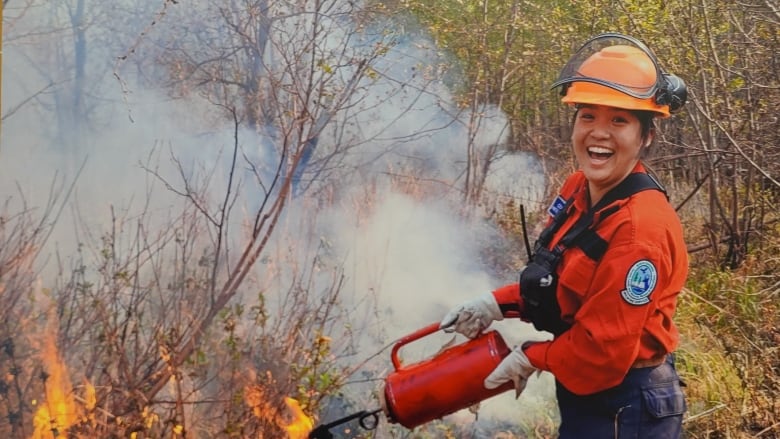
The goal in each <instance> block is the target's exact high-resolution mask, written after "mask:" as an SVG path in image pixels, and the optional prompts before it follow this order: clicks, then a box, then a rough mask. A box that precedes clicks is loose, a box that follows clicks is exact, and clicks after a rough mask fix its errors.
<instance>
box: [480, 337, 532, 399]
mask: <svg viewBox="0 0 780 439" xmlns="http://www.w3.org/2000/svg"><path fill="white" fill-rule="evenodd" d="M534 372H536V373H537V374H539V373H541V372H540V371H539V369H537V368H535V367H533V366H532V365H531V361H530V360H528V357H527V356H526V355H525V352H523V348H522V347H521V346H516V347H515V348H514V349H512V352H510V353H509V355H507V356H506V358H504V359H503V360H502V361H501V363H499V364H498V366H496V368H495V369H493V372H491V373H490V375H488V376H487V378H485V382H484V385H485V388H486V389H495V388H496V387H499V386H501V385H502V384H504V383H506V382H507V381H514V383H515V398H517V397H518V396H520V393H521V392H522V391H523V390H524V389H525V385H526V384H528V378H529V377H530V376H531V374H533V373H534Z"/></svg>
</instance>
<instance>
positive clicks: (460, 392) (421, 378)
mask: <svg viewBox="0 0 780 439" xmlns="http://www.w3.org/2000/svg"><path fill="white" fill-rule="evenodd" d="M439 329H440V327H439V323H432V324H430V325H428V326H426V327H424V328H421V329H418V330H417V331H415V332H413V333H411V334H409V335H406V336H404V337H402V338H400V339H399V340H398V341H397V342H396V343H395V344H394V345H393V349H392V352H391V354H390V359H391V360H392V362H393V368H394V371H393V372H391V373H390V374H389V375H388V376H387V377H386V378H385V380H384V389H383V391H382V392H381V395H380V403H381V408H379V409H376V410H373V411H366V410H361V411H359V412H356V413H353V414H351V415H349V416H345V417H343V418H341V419H338V420H336V421H333V422H330V423H327V424H323V425H320V426H318V427H316V428H315V429H314V430H312V432H311V433H310V434H309V439H331V438H333V435H332V434H331V433H330V431H329V430H330V429H331V428H333V427H335V426H337V425H341V424H345V423H347V422H349V421H352V420H354V419H358V420H359V424H360V426H361V427H362V428H364V429H366V430H374V429H375V428H376V427H377V425H378V424H379V413H380V412H382V413H384V415H385V417H386V418H387V420H388V422H390V423H392V424H395V423H397V424H401V425H403V426H404V427H406V428H408V429H410V430H411V429H413V428H415V427H417V426H419V425H422V424H425V423H426V422H430V421H432V420H434V419H439V418H441V417H443V416H445V415H449V414H451V413H454V412H456V411H458V410H461V409H464V408H467V407H470V406H472V405H474V404H476V403H478V402H480V401H483V400H485V399H487V398H490V397H492V396H495V395H497V394H499V393H503V392H505V391H507V390H510V389H513V388H514V384H513V383H512V382H511V381H510V382H508V383H506V384H504V385H502V386H500V387H498V388H496V389H491V390H489V389H486V388H485V387H484V385H483V381H484V380H485V378H486V377H487V376H488V375H489V374H490V372H492V371H493V369H495V367H496V366H498V364H499V363H500V362H501V360H503V359H504V357H506V356H507V355H509V352H510V350H509V347H508V346H507V344H506V342H505V341H504V339H503V338H502V337H501V334H499V333H498V331H495V330H492V331H488V332H484V333H482V334H481V335H480V336H478V337H477V338H474V339H472V340H467V341H465V342H463V343H461V344H459V345H456V346H452V347H449V348H447V349H444V350H442V351H441V352H439V353H438V354H437V355H435V356H433V357H431V358H428V359H424V360H422V361H420V362H418V363H415V364H410V365H401V361H400V360H399V359H398V351H399V350H400V349H401V348H402V347H403V346H405V345H407V344H409V343H411V342H413V341H415V340H419V339H421V338H423V337H425V336H428V335H430V334H433V333H435V332H437V331H438V330H439Z"/></svg>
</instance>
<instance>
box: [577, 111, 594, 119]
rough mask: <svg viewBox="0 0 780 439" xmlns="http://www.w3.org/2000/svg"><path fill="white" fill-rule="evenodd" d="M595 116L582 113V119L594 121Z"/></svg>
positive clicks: (585, 112)
mask: <svg viewBox="0 0 780 439" xmlns="http://www.w3.org/2000/svg"><path fill="white" fill-rule="evenodd" d="M594 118H595V116H594V115H593V114H591V113H589V112H587V111H580V119H585V120H593V119H594Z"/></svg>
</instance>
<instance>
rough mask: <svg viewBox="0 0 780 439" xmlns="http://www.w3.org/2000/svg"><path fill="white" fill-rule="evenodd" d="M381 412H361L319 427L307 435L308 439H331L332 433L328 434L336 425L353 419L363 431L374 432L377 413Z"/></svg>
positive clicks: (377, 417)
mask: <svg viewBox="0 0 780 439" xmlns="http://www.w3.org/2000/svg"><path fill="white" fill-rule="evenodd" d="M381 411H382V409H381V408H380V409H376V410H372V411H368V410H361V411H359V412H356V413H353V414H351V415H348V416H345V417H343V418H341V419H336V420H335V421H332V422H329V423H327V424H322V425H319V426H317V427H316V428H314V430H312V431H311V433H309V439H333V433H331V432H330V429H331V428H333V427H335V426H337V425H341V424H346V423H347V422H349V421H351V420H353V419H358V423H359V424H360V426H361V427H363V429H364V430H374V429H376V427H377V425H378V424H379V412H381Z"/></svg>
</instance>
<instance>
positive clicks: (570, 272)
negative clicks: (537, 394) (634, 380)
mask: <svg viewBox="0 0 780 439" xmlns="http://www.w3.org/2000/svg"><path fill="white" fill-rule="evenodd" d="M632 172H645V168H644V167H643V166H642V164H641V163H638V164H637V166H636V168H635V169H634V170H633V171H632ZM587 194H588V191H587V181H586V180H585V176H584V175H583V174H582V172H579V171H578V172H576V173H574V174H572V175H571V176H570V177H569V178H568V179H567V180H566V182H565V183H564V184H563V187H562V188H561V192H560V195H561V197H562V198H563V200H568V199H569V198H570V197H572V196H573V197H574V201H573V211H572V213H571V214H570V215H569V217H568V218H567V220H566V221H565V222H564V224H563V226H562V227H561V228H560V229H559V230H558V231H557V233H556V234H555V235H554V236H553V239H552V242H551V244H550V248H552V246H554V245H555V244H556V243H557V242H558V241H559V240H560V239H561V238H562V237H563V236H564V235H565V233H566V232H567V231H568V230H569V229H570V228H571V227H572V226H573V225H574V223H575V222H576V221H577V219H578V218H580V216H582V215H583V214H584V213H585V212H586V211H587V209H588V208H589V201H588V200H589V198H588V195H587ZM616 204H617V205H619V209H618V210H617V212H614V213H612V214H611V215H609V216H607V217H606V218H605V219H604V220H603V222H599V214H598V213H596V215H595V216H594V224H597V226H596V228H595V231H596V233H598V235H599V236H600V237H601V238H603V239H604V240H605V241H607V242H608V247H607V250H606V252H605V253H604V256H603V257H602V258H601V260H600V261H599V262H594V261H593V260H592V259H590V258H588V257H587V256H586V255H585V254H584V253H583V252H582V250H580V249H579V248H577V247H574V248H569V249H567V250H566V251H565V252H564V253H563V256H562V259H561V262H560V264H559V265H558V268H557V271H556V272H557V274H558V287H557V299H558V303H559V305H560V308H561V317H562V319H563V320H564V321H566V322H568V323H571V324H572V326H571V328H570V329H569V330H567V331H565V332H564V333H562V334H561V335H560V336H558V337H556V338H555V339H554V340H552V341H548V342H542V343H535V344H532V345H530V346H528V347H527V348H526V349H525V354H526V355H527V356H528V359H529V360H530V361H531V363H532V364H533V366H535V367H537V368H539V369H542V370H547V371H550V372H552V374H553V375H555V377H556V379H557V380H558V381H559V382H560V383H561V384H563V386H565V387H566V388H567V389H568V390H569V391H571V392H572V393H575V394H577V395H587V394H591V393H595V392H598V391H601V390H605V389H608V388H610V387H613V386H616V385H618V384H620V383H621V382H622V380H623V378H624V377H625V376H626V374H627V373H628V370H629V369H630V368H631V367H632V366H634V365H635V364H638V363H637V362H639V361H643V360H649V361H652V360H655V359H660V358H662V357H664V356H665V355H666V354H668V353H670V352H673V351H674V350H675V348H676V347H677V343H678V341H679V333H678V330H677V328H676V326H675V325H674V323H673V321H672V317H673V315H674V312H675V309H676V305H677V295H678V294H679V292H680V290H681V289H682V287H683V285H684V283H685V279H686V276H687V274H688V253H687V250H686V247H685V242H684V240H683V232H682V226H681V224H680V220H679V217H678V216H677V213H676V212H675V210H674V208H673V207H672V206H671V205H670V204H669V202H668V200H667V199H666V196H665V195H664V194H663V193H662V192H660V191H657V190H645V191H641V192H638V193H636V194H634V195H632V196H631V197H629V198H628V199H623V200H618V201H615V202H614V203H612V204H611V205H610V206H614V205H616ZM608 207H609V206H605V208H604V209H602V210H600V211H604V210H605V209H607V208H608ZM550 221H551V220H550ZM641 261H646V262H649V263H651V264H652V266H653V267H654V268H655V273H656V274H657V276H656V282H655V285H654V287H651V289H649V295H647V296H644V295H642V296H640V297H638V298H637V297H634V296H632V295H631V294H630V291H632V289H631V288H629V286H628V282H630V280H631V276H630V272H632V267H637V266H643V267H645V268H646V267H647V264H646V262H641ZM651 272H652V270H651ZM641 291H643V293H644V292H646V291H645V290H641ZM493 294H494V296H495V297H496V300H497V301H498V303H499V304H508V303H517V304H519V306H520V309H521V310H522V309H523V303H522V297H521V295H520V286H519V284H518V283H514V284H510V285H507V286H504V287H502V288H499V289H497V290H495V291H493ZM632 302H633V303H632ZM645 302H646V303H645Z"/></svg>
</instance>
